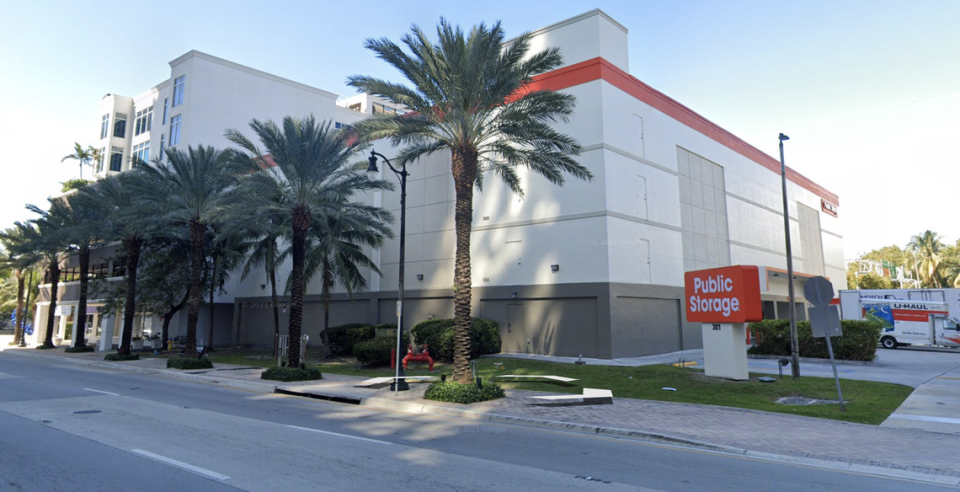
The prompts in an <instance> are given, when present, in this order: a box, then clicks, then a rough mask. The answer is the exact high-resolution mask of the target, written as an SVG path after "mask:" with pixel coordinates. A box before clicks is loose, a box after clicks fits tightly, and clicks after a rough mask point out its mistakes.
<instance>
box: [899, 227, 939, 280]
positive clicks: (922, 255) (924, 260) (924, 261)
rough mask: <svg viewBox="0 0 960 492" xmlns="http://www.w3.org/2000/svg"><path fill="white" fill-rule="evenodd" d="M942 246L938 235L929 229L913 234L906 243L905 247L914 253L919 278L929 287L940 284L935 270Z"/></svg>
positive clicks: (937, 266)
mask: <svg viewBox="0 0 960 492" xmlns="http://www.w3.org/2000/svg"><path fill="white" fill-rule="evenodd" d="M943 248H944V245H943V242H942V241H941V240H940V235H939V234H937V233H935V232H933V231H931V230H926V231H924V232H922V233H920V234H918V235H916V236H913V237H912V238H911V239H910V242H909V243H908V244H907V249H908V250H910V251H911V252H913V254H914V258H915V261H916V262H917V270H918V272H919V274H920V278H921V279H922V280H923V283H924V284H926V285H927V286H929V287H937V288H939V287H940V285H941V284H940V276H939V275H937V271H938V269H939V266H940V252H941V250H943Z"/></svg>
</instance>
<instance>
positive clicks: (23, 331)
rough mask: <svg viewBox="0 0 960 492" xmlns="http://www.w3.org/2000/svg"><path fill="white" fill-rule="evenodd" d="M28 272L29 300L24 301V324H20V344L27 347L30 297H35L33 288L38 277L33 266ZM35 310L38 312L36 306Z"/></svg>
mask: <svg viewBox="0 0 960 492" xmlns="http://www.w3.org/2000/svg"><path fill="white" fill-rule="evenodd" d="M27 273H28V275H29V277H28V279H27V300H26V302H24V307H23V311H24V313H23V314H24V316H23V325H21V326H20V346H21V347H25V346H26V345H27V341H26V336H27V320H28V319H30V298H31V297H33V289H34V287H35V285H34V283H33V282H34V280H36V278H37V277H36V275H34V271H33V269H32V268H31V269H29V270H27ZM33 312H34V314H36V312H37V310H36V308H34V310H33ZM34 329H35V330H36V329H39V327H36V326H35V327H34Z"/></svg>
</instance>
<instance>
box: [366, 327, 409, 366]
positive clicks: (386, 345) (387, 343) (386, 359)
mask: <svg viewBox="0 0 960 492" xmlns="http://www.w3.org/2000/svg"><path fill="white" fill-rule="evenodd" d="M409 343H410V334H409V333H404V334H403V346H404V350H403V352H402V355H401V356H400V358H403V357H405V356H406V355H407V351H406V347H407V345H408V344H409ZM396 347H397V338H396V337H376V338H374V339H373V340H367V341H366V342H360V343H358V344H356V345H354V346H353V355H355V356H356V357H357V360H358V361H360V362H361V363H362V364H365V365H374V366H387V365H390V349H393V348H396Z"/></svg>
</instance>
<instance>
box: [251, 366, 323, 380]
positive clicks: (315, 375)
mask: <svg viewBox="0 0 960 492" xmlns="http://www.w3.org/2000/svg"><path fill="white" fill-rule="evenodd" d="M260 379H269V380H272V381H313V380H316V379H323V373H322V372H320V369H317V368H316V367H308V368H306V369H300V368H299V367H271V368H270V369H267V370H266V371H263V372H262V373H261V374H260Z"/></svg>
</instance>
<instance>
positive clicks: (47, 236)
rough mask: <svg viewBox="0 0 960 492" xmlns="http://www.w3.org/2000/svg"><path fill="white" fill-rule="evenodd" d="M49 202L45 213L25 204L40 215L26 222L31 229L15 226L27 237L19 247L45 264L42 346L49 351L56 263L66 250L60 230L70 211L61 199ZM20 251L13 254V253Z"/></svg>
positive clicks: (55, 299) (57, 265)
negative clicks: (46, 294) (45, 308)
mask: <svg viewBox="0 0 960 492" xmlns="http://www.w3.org/2000/svg"><path fill="white" fill-rule="evenodd" d="M49 202H50V209H49V210H43V209H41V208H40V207H37V206H36V205H27V210H30V211H31V212H34V213H36V214H38V215H39V216H40V217H38V218H35V219H32V220H31V221H30V222H31V223H32V224H33V225H34V226H35V227H28V226H24V225H22V224H20V223H19V222H18V223H16V224H15V226H16V227H20V228H21V229H22V231H23V232H24V234H25V235H26V237H27V241H26V242H25V243H24V244H23V245H22V247H24V248H25V249H26V250H29V251H33V252H34V254H38V255H40V256H41V257H42V258H43V261H44V262H45V263H46V264H47V277H46V280H47V282H49V283H50V304H49V307H48V309H49V311H48V312H47V326H46V332H45V335H44V339H43V346H44V347H47V348H53V347H54V346H55V345H54V344H53V330H54V326H53V319H54V313H55V312H56V310H57V295H58V290H59V287H60V285H59V284H60V261H61V260H62V258H63V253H64V252H65V250H66V248H67V241H66V238H65V234H64V230H65V229H66V226H67V223H68V216H69V214H70V212H69V209H68V207H67V205H66V204H65V203H64V202H63V201H61V200H57V199H51V200H49ZM22 252H23V251H17V253H22Z"/></svg>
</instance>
